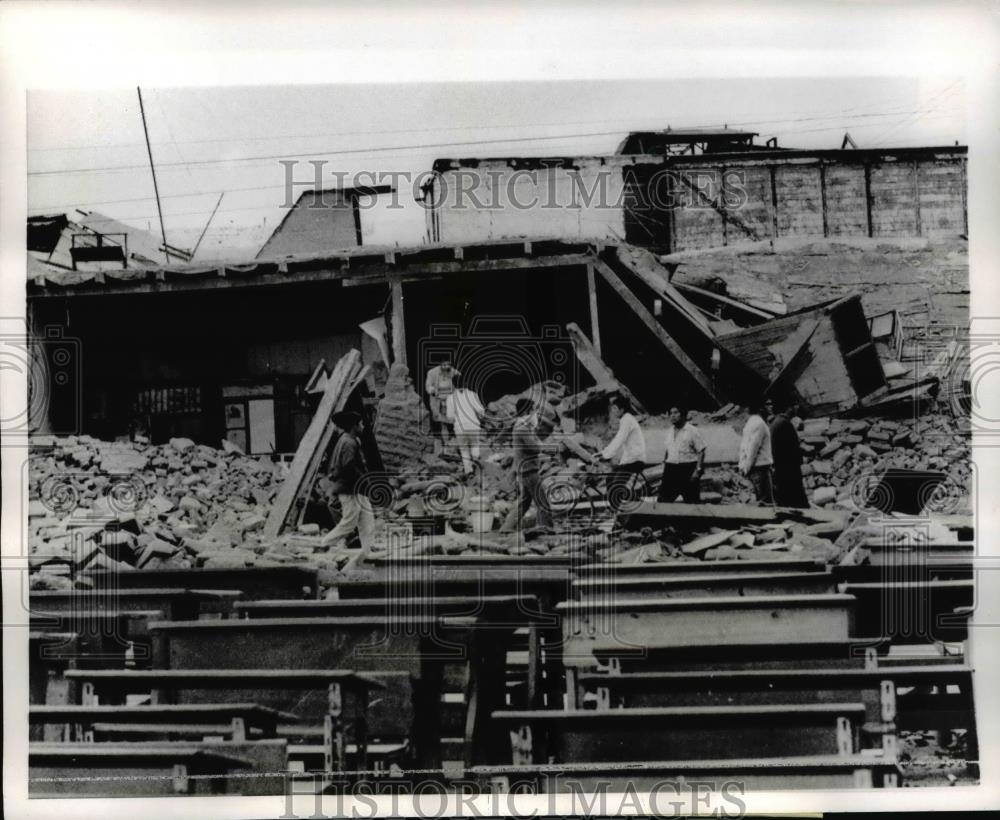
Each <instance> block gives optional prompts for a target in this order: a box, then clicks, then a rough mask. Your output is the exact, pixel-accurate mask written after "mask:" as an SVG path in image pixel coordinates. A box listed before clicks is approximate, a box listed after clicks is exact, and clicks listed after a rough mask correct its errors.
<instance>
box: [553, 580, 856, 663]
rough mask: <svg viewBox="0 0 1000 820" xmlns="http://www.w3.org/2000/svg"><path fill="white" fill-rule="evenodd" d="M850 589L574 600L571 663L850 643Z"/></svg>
mask: <svg viewBox="0 0 1000 820" xmlns="http://www.w3.org/2000/svg"><path fill="white" fill-rule="evenodd" d="M854 605H855V600H854V598H853V596H850V595H840V594H809V595H801V596H791V595H775V596H764V595H761V596H755V597H746V598H742V597H740V598H722V597H709V598H660V599H644V600H630V601H622V600H618V599H617V597H614V598H609V599H604V600H603V601H602V600H596V599H595V600H587V601H582V602H579V601H569V602H564V603H561V604H559V605H558V606H557V607H556V610H557V612H559V613H561V614H562V616H563V640H564V647H563V662H564V663H565V664H566V665H568V666H583V667H593V666H594V665H595V660H596V657H597V656H598V655H604V654H610V655H615V656H621V657H630V656H631V657H646V656H647V653H648V652H649V651H650V650H654V649H675V648H679V647H689V646H696V647H701V646H713V647H715V648H717V649H718V648H719V647H722V646H729V645H739V646H746V645H752V644H761V645H773V644H775V643H780V642H785V643H789V644H793V643H802V642H805V641H810V642H812V643H813V644H814V645H818V644H820V643H824V642H828V643H836V644H838V645H839V644H842V643H843V642H844V641H846V640H847V639H848V636H849V635H850V634H851V633H852V630H853V620H854V619H853V611H854Z"/></svg>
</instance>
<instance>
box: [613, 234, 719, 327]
mask: <svg viewBox="0 0 1000 820" xmlns="http://www.w3.org/2000/svg"><path fill="white" fill-rule="evenodd" d="M615 257H616V258H617V259H618V261H619V262H620V263H621V264H622V265H624V266H625V267H627V268H628V269H629V271H631V272H632V273H634V274H635V275H636V276H637V277H638V278H639V279H641V280H642V282H643V283H644V284H645V285H647V286H648V287H649V288H650V289H651V290H652V291H653V292H654V293H656V294H657V295H659V296H662V297H663V298H664V299H666V300H667V301H668V302H670V303H671V304H672V305H673V306H674V307H675V308H677V309H678V310H679V311H680V312H681V313H682V314H684V315H685V316H686V317H687V318H688V319H689V320H690V321H691V322H692V324H694V325H695V327H697V328H698V329H699V330H700V331H701V332H702V333H703V334H704V335H706V336H707V337H708V338H709V339H711V338H712V337H713V336H714V335H715V334H714V333H713V331H712V328H711V325H709V323H708V321H707V320H706V319H705V317H704V316H702V315H701V314H700V313H699V312H698V309H697V308H696V307H695V306H694V305H692V304H691V303H690V302H689V301H688V300H687V299H686V298H684V294H682V293H681V292H680V291H679V290H677V288H675V287H674V285H673V284H672V283H671V282H670V281H669V280H667V279H666V278H665V277H664V276H663V273H666V269H665V268H664V267H663V266H662V265H661V264H660V261H659V260H658V259H657V258H656V257H655V256H654V255H653V254H651V253H650V252H649V251H647V250H645V249H643V248H623V247H621V246H619V247H618V248H616V249H615Z"/></svg>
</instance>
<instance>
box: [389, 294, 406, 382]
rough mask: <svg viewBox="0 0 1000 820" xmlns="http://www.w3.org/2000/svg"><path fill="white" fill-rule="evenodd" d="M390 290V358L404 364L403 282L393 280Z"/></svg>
mask: <svg viewBox="0 0 1000 820" xmlns="http://www.w3.org/2000/svg"><path fill="white" fill-rule="evenodd" d="M390 287H391V290H392V358H393V360H394V361H395V362H398V363H399V364H402V365H405V364H406V317H405V313H404V310H403V284H402V282H399V281H398V280H393V282H392V284H391V286H390Z"/></svg>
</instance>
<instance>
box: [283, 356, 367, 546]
mask: <svg viewBox="0 0 1000 820" xmlns="http://www.w3.org/2000/svg"><path fill="white" fill-rule="evenodd" d="M360 370H361V353H360V352H358V351H357V350H351V351H350V352H349V353H347V354H345V355H344V356H342V357H341V358H340V360H339V361H338V362H337V364H336V366H335V367H334V368H333V373H332V374H330V380H329V381H328V382H327V384H326V390H325V391H324V392H323V398H322V399H320V402H319V407H318V408H317V409H316V414H315V415H314V416H313V418H312V421H311V422H310V423H309V429H308V430H306V434H305V435H304V436H303V437H302V441H301V442H300V443H299V447H298V449H297V450H296V451H295V458H294V459H293V460H292V467H291V470H290V471H289V473H288V477H287V478H286V479H285V483H284V484H282V486H281V490H280V492H279V493H278V497H277V498H276V499H275V500H274V505H273V506H272V507H271V512H270V513H269V514H268V516H267V522H266V523H265V524H264V535H265V536H266V537H268V538H275V537H277V536H278V535H280V533H281V531H282V529H283V528H284V526H285V523H286V521H287V520H288V516H289V515H290V514H291V512H292V510H293V509H294V506H295V501H296V499H298V498H299V497H300V495H301V493H302V490H303V488H304V487H305V486H306V485H307V484H311V481H312V479H313V478H314V477H315V475H316V471H317V470H318V469H319V459H320V458H322V455H323V445H324V443H325V442H329V433H330V432H331V431H330V427H331V425H332V424H333V421H332V416H333V414H334V413H336V412H337V411H338V410H342V409H343V407H344V404H345V403H346V402H347V398H348V395H349V392H348V390H347V388H348V387H349V386H350V385H351V384H352V383H353V382H354V381H355V378H356V376H357V375H358V373H359V372H360Z"/></svg>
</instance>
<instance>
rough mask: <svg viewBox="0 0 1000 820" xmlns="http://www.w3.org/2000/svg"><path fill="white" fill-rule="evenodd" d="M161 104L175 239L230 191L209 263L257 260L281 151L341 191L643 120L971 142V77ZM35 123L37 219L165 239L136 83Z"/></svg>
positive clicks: (157, 137) (603, 85) (818, 141)
mask: <svg viewBox="0 0 1000 820" xmlns="http://www.w3.org/2000/svg"><path fill="white" fill-rule="evenodd" d="M143 101H144V104H145V108H146V118H147V122H148V126H149V133H150V140H151V143H152V150H153V158H154V160H155V162H156V166H157V177H158V182H159V186H160V195H161V199H162V202H163V210H164V222H165V227H166V231H167V239H168V241H169V242H170V243H171V244H174V245H178V246H181V247H187V248H190V247H192V246H193V245H194V243H195V241H196V240H197V237H198V234H199V233H200V232H201V229H202V228H203V227H204V225H205V223H206V221H207V220H208V218H209V215H210V214H211V211H212V209H213V208H214V207H215V204H216V201H217V200H218V197H219V194H220V193H223V192H224V193H225V196H224V198H223V201H222V205H221V207H220V209H219V212H218V213H217V214H216V216H215V218H214V220H213V222H212V225H211V227H210V229H209V232H208V234H207V236H206V238H205V241H204V242H203V244H202V247H201V249H200V250H199V253H198V258H199V259H208V258H215V257H219V256H225V255H229V256H233V255H234V253H233V251H234V250H238V251H239V253H241V254H246V253H247V252H249V251H251V250H256V248H257V247H259V245H260V244H261V243H262V241H263V240H264V239H265V238H266V236H267V235H268V234H269V233H270V231H271V230H273V228H274V226H275V225H277V223H278V222H279V221H280V220H281V218H282V217H283V216H284V213H285V211H284V209H283V207H282V206H283V203H284V200H285V194H284V178H285V170H284V168H283V166H282V165H281V164H280V163H279V159H290V160H291V159H298V160H301V164H300V165H299V166H297V171H296V179H307V180H311V179H312V177H313V170H312V168H311V166H309V165H308V164H307V163H308V161H309V160H324V161H325V162H326V165H324V168H325V169H326V170H327V171H329V173H328V174H327V177H326V178H327V180H328V183H329V184H330V186H331V187H334V185H335V183H334V181H333V180H334V175H333V172H343V173H346V174H348V175H352V174H355V173H357V172H360V171H374V172H381V171H401V172H411V173H413V174H414V175H415V174H417V173H419V172H421V171H426V170H428V169H429V168H430V166H431V163H432V162H433V160H434V159H436V158H440V157H454V156H462V157H468V156H478V157H488V156H510V155H514V156H545V155H566V154H569V155H587V154H606V153H613V152H614V151H615V149H616V147H617V146H618V144H619V143H620V141H621V139H622V138H623V137H624V135H625V134H626V133H627V132H628V131H630V130H637V129H659V128H666V127H667V126H670V127H673V128H681V127H694V126H721V125H724V124H728V125H730V126H731V127H742V128H747V129H750V130H756V131H759V132H760V137H759V138H758V141H759V142H763V141H764V140H766V139H767V138H769V137H772V136H777V137H778V141H779V145H782V146H789V147H802V148H835V147H839V146H840V142H841V139H842V138H843V135H844V133H845V132H848V131H849V132H850V133H851V135H852V137H853V138H854V140H855V141H856V142H857V143H858V145H859V146H860V147H887V146H888V147H902V146H914V145H952V144H954V143H955V142H959V143H962V144H964V143H965V142H966V139H967V135H966V123H965V108H964V102H963V101H964V83H963V81H962V80H961V79H957V78H955V77H932V78H922V79H918V78H915V77H911V78H892V77H866V78H832V77H831V78H777V79H769V80H768V79H763V80H759V79H743V78H729V79H719V80H712V79H683V80H627V81H626V80H604V81H588V82H581V81H561V82H490V83H420V84H406V85H404V84H380V85H308V86H307V85H288V86H270V87H268V86H255V87H242V88H241V87H216V88H212V87H209V88H178V89H169V88H144V89H143ZM27 126H28V129H27V137H28V209H29V213H30V214H38V213H54V212H59V211H63V210H71V209H73V208H77V207H79V208H85V209H93V210H98V211H100V212H102V213H104V214H106V215H108V216H110V217H113V218H116V219H120V220H122V221H125V222H127V223H129V224H132V225H135V226H136V227H140V228H148V229H150V230H152V231H154V232H155V233H157V234H158V233H159V224H158V219H157V215H156V203H155V200H154V199H153V188H152V180H151V177H150V172H149V160H148V157H147V154H146V146H145V142H144V139H143V132H142V122H141V118H140V114H139V104H138V98H137V94H136V89H135V88H134V87H132V88H127V89H122V90H120V91H115V90H102V91H96V92H95V91H86V90H72V91H32V92H29V95H28V106H27ZM301 190H303V189H302V188H299V189H297V190H296V192H295V195H297V194H298V193H299V192H301ZM293 198H294V197H293ZM409 199H410V195H409V192H404V193H403V194H402V195H401V201H402V202H403V203H404V204H407V203H408V200H409ZM387 217H388V218H387ZM423 219H424V214H423V211H422V209H420V208H419V207H418V206H415V205H412V206H411V207H408V208H406V209H405V210H404V211H399V212H396V213H395V214H392V213H388V214H386V213H384V212H383V213H380V214H379V217H378V218H377V219H374V218H372V219H369V220H368V221H369V222H370V224H371V225H372V226H373V228H374V230H373V231H372V232H370V233H367V234H366V235H368V236H369V237H370V238H371V240H372V242H373V244H379V243H383V242H384V243H386V244H391V243H394V242H395V243H398V244H415V243H419V242H421V241H422V238H423V235H424V221H423ZM390 220H391V221H390ZM236 255H239V254H236Z"/></svg>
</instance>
